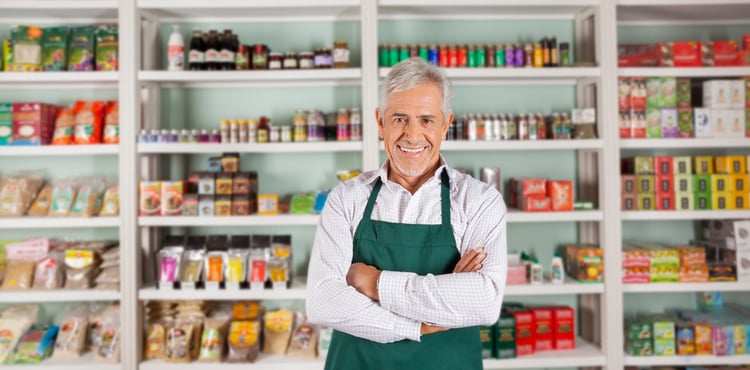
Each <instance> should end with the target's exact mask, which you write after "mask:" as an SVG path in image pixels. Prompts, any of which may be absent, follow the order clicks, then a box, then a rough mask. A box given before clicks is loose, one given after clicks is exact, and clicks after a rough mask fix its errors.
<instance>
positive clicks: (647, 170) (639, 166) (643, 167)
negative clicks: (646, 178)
mask: <svg viewBox="0 0 750 370" xmlns="http://www.w3.org/2000/svg"><path fill="white" fill-rule="evenodd" d="M629 163H630V167H633V168H632V169H631V172H633V173H635V174H636V175H655V174H656V167H655V162H654V157H648V156H638V157H635V158H633V159H631V160H630V162H629Z"/></svg>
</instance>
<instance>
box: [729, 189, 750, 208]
mask: <svg viewBox="0 0 750 370" xmlns="http://www.w3.org/2000/svg"><path fill="white" fill-rule="evenodd" d="M749 202H750V195H749V194H748V193H744V192H736V191H735V192H733V193H732V199H731V201H730V203H731V205H730V208H729V209H732V210H743V209H750V204H748V203H749Z"/></svg>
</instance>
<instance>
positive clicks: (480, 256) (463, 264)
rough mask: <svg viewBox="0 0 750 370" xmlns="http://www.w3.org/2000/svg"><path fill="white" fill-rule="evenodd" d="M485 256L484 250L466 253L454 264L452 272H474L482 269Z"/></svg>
mask: <svg viewBox="0 0 750 370" xmlns="http://www.w3.org/2000/svg"><path fill="white" fill-rule="evenodd" d="M485 257H486V254H485V253H484V248H481V247H480V248H477V249H472V250H469V251H468V252H466V254H464V255H463V257H461V259H460V260H459V261H458V263H457V264H456V267H455V268H454V269H453V272H476V271H479V269H481V268H482V262H484V259H485Z"/></svg>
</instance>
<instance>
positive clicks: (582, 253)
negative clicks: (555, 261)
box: [563, 245, 604, 282]
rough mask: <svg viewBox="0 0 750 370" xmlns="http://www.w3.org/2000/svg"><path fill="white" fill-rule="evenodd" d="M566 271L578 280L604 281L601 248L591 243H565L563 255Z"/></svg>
mask: <svg viewBox="0 0 750 370" xmlns="http://www.w3.org/2000/svg"><path fill="white" fill-rule="evenodd" d="M563 260H564V261H565V265H566V266H567V269H566V271H567V273H568V275H570V276H571V277H573V278H574V279H576V280H578V281H579V282H602V281H604V257H603V252H602V249H601V248H599V247H597V246H593V245H566V247H565V254H564V256H563Z"/></svg>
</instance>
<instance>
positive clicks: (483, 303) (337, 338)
mask: <svg viewBox="0 0 750 370" xmlns="http://www.w3.org/2000/svg"><path fill="white" fill-rule="evenodd" d="M375 116H376V118H377V121H378V131H379V133H380V137H381V138H382V139H383V142H384V144H385V151H386V154H387V156H388V159H387V160H386V162H385V163H384V164H383V166H382V167H381V168H380V169H378V170H376V171H370V172H365V173H363V174H361V175H360V176H358V177H357V178H354V179H351V180H349V181H346V182H344V183H342V184H340V185H339V186H337V187H336V188H335V189H334V190H333V191H332V192H331V193H330V194H329V196H328V202H327V204H326V207H325V209H324V211H323V214H322V215H321V220H320V224H319V225H318V229H317V232H316V236H315V244H314V246H313V251H312V255H311V257H310V267H309V276H308V293H307V295H308V297H307V314H308V316H309V318H310V320H311V321H312V322H313V323H316V324H320V325H324V326H329V327H332V328H334V329H335V330H334V332H333V338H332V340H331V347H330V349H329V352H328V358H327V360H326V369H342V370H343V369H347V370H350V369H379V370H380V369H452V370H455V369H481V368H482V359H481V345H480V342H479V328H478V325H491V324H493V323H494V322H495V321H497V319H498V316H499V314H500V306H501V303H502V297H503V290H504V286H505V275H506V268H507V261H506V234H505V226H506V221H505V213H506V208H505V203H504V202H503V199H502V196H501V195H500V193H499V192H498V191H497V190H496V189H494V188H493V187H491V186H489V185H487V184H484V183H482V182H480V181H477V180H475V179H473V178H472V177H470V176H467V175H464V174H461V173H459V172H458V171H456V170H454V169H452V168H450V167H448V166H447V164H446V162H445V160H444V159H443V157H442V156H441V155H440V144H441V143H442V141H443V140H444V139H445V137H446V133H447V132H448V128H449V127H450V125H451V122H452V121H453V113H452V112H451V108H450V84H449V82H448V80H447V78H446V77H445V75H444V74H443V73H442V72H441V71H440V70H439V69H438V68H437V67H434V66H432V65H430V64H428V63H426V62H425V61H423V60H422V59H419V58H412V59H409V60H406V61H403V62H401V63H399V64H397V65H396V66H394V67H393V70H392V71H391V73H390V74H389V75H388V77H387V78H386V80H385V82H384V84H383V92H382V96H381V99H380V108H379V109H377V110H376V112H375Z"/></svg>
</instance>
